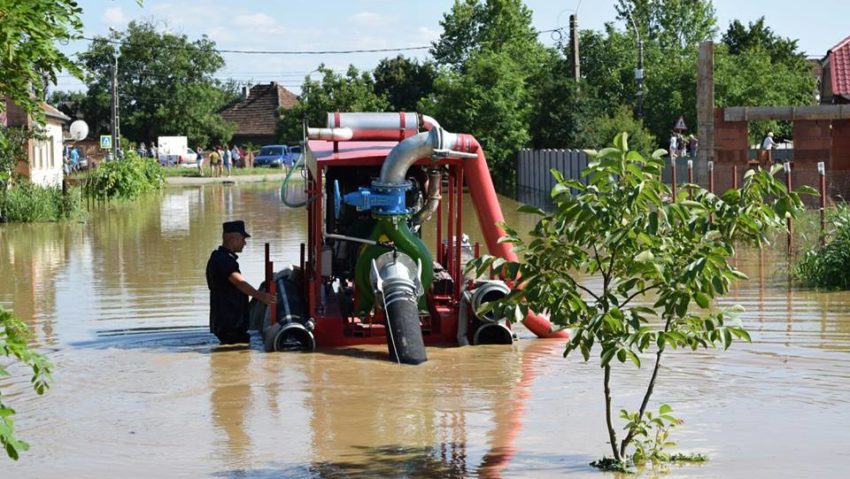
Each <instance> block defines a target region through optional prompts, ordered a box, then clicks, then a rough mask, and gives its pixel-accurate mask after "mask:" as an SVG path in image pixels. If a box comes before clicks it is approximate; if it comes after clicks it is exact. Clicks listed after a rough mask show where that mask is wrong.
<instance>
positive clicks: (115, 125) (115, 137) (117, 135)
mask: <svg viewBox="0 0 850 479" xmlns="http://www.w3.org/2000/svg"><path fill="white" fill-rule="evenodd" d="M109 70H110V73H111V81H110V85H109V89H110V92H111V93H112V159H113V160H117V159H118V142H119V141H121V127H120V122H119V118H118V52H115V63H114V64H112V65H111V66H110V68H109Z"/></svg>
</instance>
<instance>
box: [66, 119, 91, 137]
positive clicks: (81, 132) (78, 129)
mask: <svg viewBox="0 0 850 479" xmlns="http://www.w3.org/2000/svg"><path fill="white" fill-rule="evenodd" d="M70 131H71V138H73V139H74V141H80V140H82V139H83V138H85V137H87V136H89V125H88V123H86V122H84V121H83V120H77V121H75V122H73V123H71V127H70Z"/></svg>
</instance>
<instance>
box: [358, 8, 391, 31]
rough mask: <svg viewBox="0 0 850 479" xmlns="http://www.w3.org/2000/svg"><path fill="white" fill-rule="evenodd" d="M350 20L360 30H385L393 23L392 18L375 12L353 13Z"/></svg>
mask: <svg viewBox="0 0 850 479" xmlns="http://www.w3.org/2000/svg"><path fill="white" fill-rule="evenodd" d="M350 19H351V23H352V24H353V25H354V26H357V27H362V28H386V27H389V26H391V25H393V24H394V22H395V19H394V18H393V17H391V16H388V15H383V14H380V13H375V12H360V13H355V14H354V15H352V16H351V17H350Z"/></svg>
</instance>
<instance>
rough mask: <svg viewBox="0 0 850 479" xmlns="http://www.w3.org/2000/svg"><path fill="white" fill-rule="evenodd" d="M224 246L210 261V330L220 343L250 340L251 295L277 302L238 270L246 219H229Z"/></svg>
mask: <svg viewBox="0 0 850 479" xmlns="http://www.w3.org/2000/svg"><path fill="white" fill-rule="evenodd" d="M222 229H223V232H222V241H221V246H219V247H218V249H217V250H215V251H213V252H212V254H211V255H210V259H209V261H207V286H208V287H209V289H210V332H211V333H213V334H215V335H216V337H217V338H218V340H219V342H221V344H234V343H247V342H249V341H250V338H251V337H250V336H249V335H248V296H251V297H253V298H257V299H258V300H260V301H262V302H263V303H265V304H267V305H272V304H274V303H275V302H276V301H277V298H276V297H275V295H273V294H270V293H267V292H265V291H258V290H256V289H254V287H253V286H251V285H250V284H248V281H246V280H245V278H244V277H243V276H242V273H241V272H240V271H239V263H238V262H237V261H236V260H237V259H238V258H239V257H238V256H237V255H236V253H241V252H242V249H243V248H245V238H250V237H251V235H249V234H248V233H246V232H245V222H244V221H228V222H226V223H224V224H223V225H222Z"/></svg>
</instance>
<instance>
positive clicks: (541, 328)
mask: <svg viewBox="0 0 850 479" xmlns="http://www.w3.org/2000/svg"><path fill="white" fill-rule="evenodd" d="M455 149H456V150H458V151H462V152H468V153H476V154H477V155H478V157H477V158H476V159H474V160H467V161H466V162H465V163H464V164H463V168H464V170H466V174H465V175H464V176H465V178H466V184H467V185H468V186H469V194H470V195H472V205H473V206H474V207H475V213H476V214H477V215H478V222H479V223H480V224H481V231H482V233H483V234H484V241H485V242H486V243H487V250H488V251H489V252H490V254H491V255H493V256H498V257H501V258H504V259H506V260H508V261H517V259H518V258H517V255H516V253H514V251H513V248H512V247H511V245H510V244H509V243H499V238H501V237H502V236H504V235H505V230H503V229H502V228H500V227H499V226H498V225H497V224H498V223H501V222H503V221H504V220H505V217H504V216H503V215H502V208H501V207H500V206H499V198H498V196H497V195H496V189H495V188H494V187H493V180H492V179H491V178H490V169H489V168H488V167H487V158H486V157H485V156H484V149H483V148H481V145H480V144H479V143H478V140H476V139H475V137H473V136H472V135H465V134H461V135H458V140H457V145H456V146H455ZM522 324H524V325H525V327H526V328H528V329H529V330H530V331H531V332H532V333H534V334H536V335H537V337H539V338H569V334H568V333H567V331H565V330H558V331H554V330H553V328H552V323H550V322H549V320H548V319H546V318H544V317H543V316H542V315H540V314H537V313H534V312H530V311H529V313H528V315H527V316H526V317H525V319H524V320H523V322H522Z"/></svg>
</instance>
